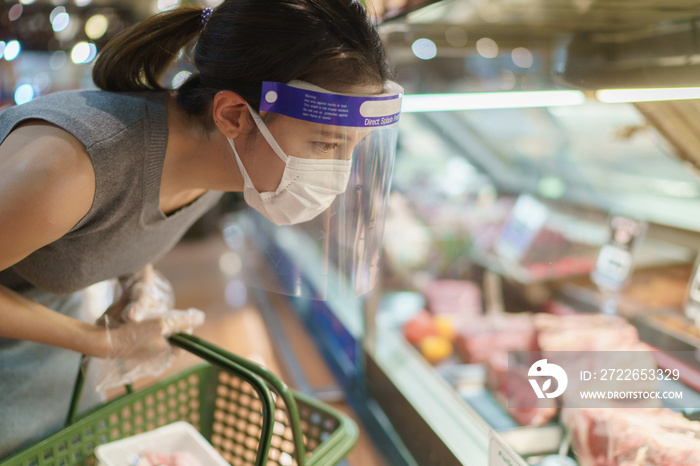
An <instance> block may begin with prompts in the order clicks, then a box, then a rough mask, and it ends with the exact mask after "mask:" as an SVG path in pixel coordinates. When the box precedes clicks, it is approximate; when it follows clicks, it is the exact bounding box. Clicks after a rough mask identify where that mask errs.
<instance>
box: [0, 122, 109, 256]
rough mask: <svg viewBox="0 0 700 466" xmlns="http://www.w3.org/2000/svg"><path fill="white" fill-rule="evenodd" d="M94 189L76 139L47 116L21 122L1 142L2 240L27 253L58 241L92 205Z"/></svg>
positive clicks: (89, 166) (89, 168) (89, 167)
mask: <svg viewBox="0 0 700 466" xmlns="http://www.w3.org/2000/svg"><path fill="white" fill-rule="evenodd" d="M94 191H95V175H94V170H93V168H92V163H91V161H90V158H89V156H88V155H87V153H86V152H85V147H84V146H83V144H82V143H81V142H80V141H79V140H78V139H76V138H75V137H74V136H73V135H71V134H70V133H68V132H66V131H65V130H63V129H61V128H58V127H56V126H54V125H52V124H50V123H47V122H44V121H37V120H33V121H29V122H26V123H24V124H22V125H20V126H18V127H17V128H15V129H14V130H13V131H12V132H11V133H10V134H9V135H8V136H7V138H6V139H5V140H4V141H3V143H2V144H0V239H6V240H10V241H11V242H12V244H15V245H16V246H17V249H18V250H19V251H24V252H25V253H26V254H29V253H31V252H32V251H33V250H35V249H38V248H40V247H42V246H44V245H46V244H48V243H50V242H53V241H55V240H56V239H58V238H60V237H61V236H63V235H65V234H66V233H68V232H69V231H70V230H71V229H72V228H73V226H75V225H76V224H77V223H78V222H79V221H80V219H82V217H83V216H84V215H85V214H86V213H87V212H88V211H89V210H90V207H91V206H92V202H93V199H94ZM3 224H4V227H3V226H2V225H3ZM26 254H25V255H26ZM0 259H2V257H0ZM2 268H3V267H2V264H0V269H2Z"/></svg>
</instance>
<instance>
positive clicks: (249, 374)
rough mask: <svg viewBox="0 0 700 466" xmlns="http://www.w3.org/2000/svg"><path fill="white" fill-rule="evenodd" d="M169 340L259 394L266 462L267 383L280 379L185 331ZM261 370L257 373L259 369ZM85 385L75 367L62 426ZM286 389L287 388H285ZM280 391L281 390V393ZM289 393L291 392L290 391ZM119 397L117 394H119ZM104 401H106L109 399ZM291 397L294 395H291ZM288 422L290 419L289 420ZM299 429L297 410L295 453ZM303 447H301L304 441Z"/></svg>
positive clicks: (70, 419)
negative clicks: (240, 380)
mask: <svg viewBox="0 0 700 466" xmlns="http://www.w3.org/2000/svg"><path fill="white" fill-rule="evenodd" d="M169 341H170V343H171V344H172V345H173V346H177V347H180V348H182V349H184V350H186V351H188V352H190V353H192V354H194V355H196V356H199V357H200V358H202V359H204V360H205V361H207V362H209V363H210V364H212V365H214V366H218V367H220V368H223V369H226V370H228V371H230V372H234V373H236V375H237V376H238V377H240V378H241V379H243V380H245V381H246V382H248V383H249V384H250V385H251V386H252V387H253V389H254V390H255V391H256V393H257V394H258V396H259V397H260V401H261V404H262V420H263V422H262V426H261V431H260V441H259V443H258V452H257V456H256V460H255V464H256V466H264V465H266V464H267V458H268V453H269V449H270V443H271V441H272V434H273V426H274V424H275V402H274V400H273V398H272V394H271V392H270V389H269V387H268V384H270V385H272V386H273V388H275V390H277V388H276V386H277V385H279V384H280V383H282V382H281V381H280V380H279V379H278V378H277V377H276V376H275V375H274V374H272V373H271V372H269V371H267V370H265V369H263V368H261V367H260V366H258V365H256V364H254V363H252V362H250V361H248V360H246V359H245V358H241V357H240V356H236V355H234V354H233V353H230V352H228V351H225V350H224V349H222V348H219V347H217V346H215V345H213V344H211V343H207V342H205V341H204V340H202V339H200V338H197V337H194V336H192V335H188V334H184V333H181V334H175V335H172V336H171V337H170V338H169ZM84 359H85V355H83V356H82V358H81V366H80V367H81V368H82V367H83V365H82V363H83V361H84ZM253 366H254V367H257V368H258V369H260V371H256V370H252V369H254V367H253ZM258 372H260V373H258ZM264 373H267V374H266V375H263V374H264ZM267 377H271V379H272V378H273V379H276V380H277V382H272V383H271V379H268V378H267ZM84 385H85V378H84V375H83V371H82V369H79V370H78V375H77V377H76V381H75V384H74V386H73V394H72V396H71V402H70V406H69V409H68V415H67V416H66V423H65V426H66V427H67V426H70V425H72V424H73V423H74V422H76V421H77V420H78V406H79V405H80V398H81V397H82V392H83V387H84ZM126 389H127V393H126V394H124V395H122V396H121V397H124V396H128V394H129V393H132V392H133V388H132V387H131V385H126ZM286 391H287V392H288V389H287V390H286ZM280 395H282V393H280ZM290 396H291V395H290ZM121 397H119V398H121ZM119 398H115V399H114V400H112V401H116V400H118V399H119ZM283 399H284V400H285V403H287V400H286V398H285V397H284V395H283ZM112 401H110V402H107V403H108V404H109V403H111V402H112ZM292 401H293V399H292ZM289 409H290V408H289V405H288V410H289ZM294 409H295V412H296V403H295V404H294ZM290 414H291V413H290ZM290 423H292V421H291V420H290ZM298 430H299V416H298V413H296V429H295V428H294V426H293V427H292V434H293V436H294V439H295V453H296V443H297V442H296V438H297V435H296V433H297V431H298ZM301 443H302V447H303V442H301ZM300 451H301V453H303V450H300ZM299 458H302V459H303V458H304V456H303V455H302V456H300V457H299V456H298V455H297V463H298V464H299V465H300V466H301V465H303V464H304V463H303V461H299Z"/></svg>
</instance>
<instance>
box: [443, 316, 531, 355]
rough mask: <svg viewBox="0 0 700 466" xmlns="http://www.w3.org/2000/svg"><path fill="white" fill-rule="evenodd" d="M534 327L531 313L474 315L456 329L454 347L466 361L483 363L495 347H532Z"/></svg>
mask: <svg viewBox="0 0 700 466" xmlns="http://www.w3.org/2000/svg"><path fill="white" fill-rule="evenodd" d="M534 349H535V327H534V325H533V320H532V314H529V313H518V314H503V315H499V316H485V317H473V318H471V319H469V321H468V322H466V323H464V324H462V326H461V327H460V328H458V329H457V336H456V338H455V351H456V353H457V355H458V356H459V358H460V359H461V360H462V361H463V362H465V363H470V364H474V363H483V362H486V360H487V359H488V358H489V356H490V355H491V354H493V353H494V352H495V351H505V352H508V351H532V350H534Z"/></svg>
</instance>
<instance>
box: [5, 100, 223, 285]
mask: <svg viewBox="0 0 700 466" xmlns="http://www.w3.org/2000/svg"><path fill="white" fill-rule="evenodd" d="M167 97H168V93H167V92H158V93H153V92H144V93H113V92H105V91H99V90H89V91H64V92H57V93H54V94H49V95H46V96H43V97H40V98H38V99H35V100H33V101H31V102H28V103H26V104H23V105H19V106H15V107H10V108H8V109H6V110H4V111H2V112H0V141H4V140H5V138H6V137H7V135H8V134H9V132H10V131H11V130H12V129H13V128H14V127H15V126H16V125H17V124H18V123H20V122H22V121H24V120H28V119H42V120H46V121H48V122H51V123H53V124H55V125H57V126H59V127H61V128H63V129H65V130H66V131H67V132H69V133H71V134H72V135H73V136H75V137H76V138H77V139H78V140H79V141H80V142H82V143H83V145H84V146H85V148H86V149H87V153H88V155H89V156H90V158H91V160H92V164H93V167H94V169H95V177H96V190H95V199H94V202H93V205H92V207H91V208H90V210H89V212H88V213H87V215H85V217H84V218H83V219H82V220H81V221H80V222H79V223H78V224H77V225H76V226H75V227H74V228H73V229H72V230H71V231H70V232H69V233H67V234H66V235H65V236H63V237H62V238H60V239H59V240H57V241H55V242H53V243H51V244H49V245H47V246H45V247H43V248H41V249H39V250H37V251H35V252H34V253H32V254H30V255H29V256H28V257H26V258H25V259H24V260H22V261H20V262H19V263H17V264H15V265H14V266H12V267H10V268H9V269H6V270H5V271H2V272H0V284H2V285H5V286H8V287H10V288H12V289H15V290H17V291H22V290H26V289H28V288H38V289H40V290H43V291H45V292H49V293H58V294H64V293H72V292H75V291H77V290H80V289H83V288H85V287H87V286H89V285H91V284H93V283H97V282H99V281H102V280H105V279H108V278H113V277H117V276H121V275H126V274H129V273H133V272H135V271H137V270H139V269H141V268H142V267H143V266H144V265H145V264H147V263H148V262H154V261H156V260H158V258H160V257H161V256H162V255H163V254H164V253H165V252H167V251H168V250H170V249H171V248H172V247H173V246H174V245H175V244H176V243H177V242H178V240H179V239H180V238H181V237H182V236H183V235H184V233H185V232H186V231H187V229H188V228H189V227H190V226H191V225H192V224H193V223H194V222H195V220H197V218H199V217H200V216H201V215H203V214H204V213H205V212H207V211H208V210H209V209H210V208H212V207H213V206H214V205H215V204H216V202H217V201H218V200H219V198H220V197H221V195H222V193H220V192H216V191H209V192H207V193H205V194H204V195H202V196H201V197H199V198H198V199H197V200H195V201H194V202H193V203H191V204H189V205H187V206H185V207H183V208H181V209H179V210H178V211H176V212H174V213H172V214H170V215H167V216H166V215H165V214H164V213H163V212H162V211H161V210H160V200H159V191H160V179H161V174H162V170H163V161H164V158H165V150H166V146H167V143H168V121H167V108H166V102H167ZM37 189H41V188H40V187H37Z"/></svg>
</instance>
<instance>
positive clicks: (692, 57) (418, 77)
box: [261, 0, 700, 466]
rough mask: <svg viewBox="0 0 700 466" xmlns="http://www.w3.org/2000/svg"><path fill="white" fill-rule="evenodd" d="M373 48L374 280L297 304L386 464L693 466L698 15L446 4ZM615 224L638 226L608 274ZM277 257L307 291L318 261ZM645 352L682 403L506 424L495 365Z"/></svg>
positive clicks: (672, 7) (385, 29)
mask: <svg viewBox="0 0 700 466" xmlns="http://www.w3.org/2000/svg"><path fill="white" fill-rule="evenodd" d="M379 31H380V34H381V35H382V37H383V39H384V41H385V44H386V47H387V50H388V52H389V58H390V61H391V62H392V65H393V66H394V68H395V69H396V73H397V80H398V82H399V83H400V84H401V85H403V86H404V88H405V90H406V98H405V100H404V107H403V111H404V112H403V114H402V116H401V122H400V136H399V150H398V153H397V159H396V164H395V172H394V178H393V184H392V194H391V196H390V199H389V203H388V216H387V225H386V228H385V234H384V257H383V274H382V278H381V281H380V283H379V285H378V286H377V287H376V288H375V290H374V291H373V292H371V293H370V294H369V295H368V296H364V297H360V298H358V299H357V300H345V301H326V302H319V301H307V300H303V299H299V298H294V299H291V300H290V302H292V304H293V305H294V307H295V309H296V310H297V311H298V313H299V315H300V316H301V317H302V318H303V320H304V322H305V323H306V324H307V326H308V327H309V329H310V330H311V333H312V335H313V336H314V338H315V339H316V341H317V343H318V346H319V347H320V348H321V350H322V353H323V354H324V355H325V357H326V358H327V360H328V361H329V363H330V365H331V367H332V368H334V369H335V373H336V376H337V378H338V380H339V384H340V386H341V387H342V388H343V390H344V392H345V394H346V397H347V398H348V400H349V401H350V404H351V405H353V406H354V408H355V409H356V410H357V412H358V413H359V414H360V416H361V418H362V419H363V421H364V422H365V423H366V424H367V426H368V429H369V430H370V432H373V437H374V438H375V439H376V441H377V443H378V445H379V447H380V449H381V450H382V451H383V452H384V454H385V455H386V457H387V458H388V460H387V461H388V462H389V463H390V464H398V465H403V464H418V465H431V466H432V465H443V464H444V465H451V464H468V465H486V464H488V465H501V464H511V465H515V464H532V465H536V464H541V465H543V466H545V465H555V464H557V465H570V464H579V465H581V466H585V465H589V464H604V465H611V466H612V465H618V464H625V463H624V461H637V462H641V463H639V464H696V463H693V461H695V460H696V459H697V458H696V457H697V455H698V454H700V442H698V441H697V440H695V434H696V433H698V432H700V429H698V427H697V426H698V423H697V421H695V419H700V415H699V413H698V411H699V410H700V395H698V392H699V391H700V383H699V382H698V381H699V380H700V362H698V359H697V358H696V354H697V353H696V352H697V349H698V344H699V343H700V333H698V327H697V324H696V322H695V319H696V318H697V317H696V314H695V313H694V312H693V311H692V309H694V307H693V300H692V296H694V294H693V293H691V291H692V290H694V289H695V288H694V287H693V286H691V284H693V283H696V280H695V279H694V277H696V273H695V272H696V269H697V260H696V258H697V256H698V251H699V249H700V178H698V176H699V175H698V173H699V172H698V168H697V166H698V163H699V161H700V136H699V135H700V126H699V125H698V122H700V118H698V117H700V106H699V105H698V102H700V101H699V100H696V99H697V98H698V97H700V91H699V90H698V88H697V87H694V86H697V84H696V81H697V80H696V76H697V75H698V74H697V71H698V63H699V62H698V57H699V56H700V55H699V54H698V51H697V44H698V41H697V5H696V4H695V3H694V2H692V1H689V0H673V1H660V0H659V1H644V2H641V1H638V2H636V1H635V2H605V1H598V0H584V1H578V0H571V1H564V0H498V1H496V0H492V1H474V0H443V1H440V2H435V3H432V2H431V4H430V5H427V6H425V7H423V8H417V9H416V8H412V9H411V11H410V12H407V13H406V14H403V15H401V14H398V15H397V14H393V15H392V16H391V18H388V19H386V20H385V21H384V22H383V23H382V24H380V25H379ZM679 90H680V94H677V92H679ZM674 91H675V92H676V94H673V92H674ZM654 94H656V95H657V97H654ZM658 96H660V97H658ZM653 99H660V100H653ZM616 219H623V220H624V221H625V222H627V223H629V224H633V225H643V227H640V233H639V235H638V236H636V237H635V239H634V242H635V245H634V246H635V247H634V248H631V247H630V248H628V249H627V250H623V252H622V253H616V254H613V255H610V254H609V253H606V254H602V253H601V251H606V250H607V251H610V249H609V247H610V246H615V244H614V241H615V237H614V235H612V231H611V224H613V223H615V221H616ZM261 237H264V234H261ZM270 240H271V241H273V242H274V238H272V239H270ZM278 246H279V251H280V257H284V258H286V260H289V262H290V264H294V265H291V266H295V267H302V268H305V267H306V268H308V269H309V277H310V278H309V283H307V285H308V286H313V283H312V282H313V279H312V276H313V274H314V272H313V269H314V264H315V261H321V260H322V258H314V257H313V256H311V255H309V254H308V253H307V252H306V251H302V250H299V249H298V248H295V249H293V250H287V251H285V250H284V248H285V245H284V244H279V245H278ZM606 248H607V249H606ZM601 257H603V259H601ZM279 264H280V263H279V262H277V263H276V267H279ZM602 266H605V267H613V266H614V267H617V268H616V269H615V270H614V271H611V270H610V269H608V270H606V272H607V274H608V276H613V277H616V278H617V279H618V281H617V283H618V286H608V285H601V282H600V281H598V280H596V279H595V277H596V271H598V272H600V267H602ZM608 283H609V282H608ZM695 294H698V293H695ZM611 314H612V315H611ZM640 348H642V349H643V350H644V351H646V352H653V354H654V358H655V359H654V361H653V364H654V365H655V366H654V367H655V368H660V369H662V370H664V369H668V368H676V367H682V368H683V369H682V377H679V378H677V379H674V380H671V381H669V383H671V384H672V385H673V386H674V387H682V388H683V390H687V391H684V392H683V393H684V394H685V395H686V398H685V399H684V400H683V402H680V403H679V402H676V403H674V402H664V404H663V407H662V408H658V409H652V408H649V409H646V410H641V411H631V410H628V411H625V410H616V409H615V408H610V409H609V410H608V411H605V410H603V411H599V410H598V411H597V410H596V409H589V410H580V411H572V410H563V409H562V404H561V402H560V401H556V400H555V401H553V402H551V403H548V404H544V405H537V408H533V409H528V408H522V407H518V406H512V405H511V404H510V402H511V401H512V400H511V397H512V392H511V388H510V386H511V385H514V384H515V382H516V381H517V382H518V383H521V384H522V385H520V386H525V387H526V388H527V389H528V390H529V389H530V386H529V385H528V380H529V379H528V377H529V375H528V372H527V367H528V365H529V363H530V362H531V361H527V364H525V363H524V362H523V361H516V363H518V366H517V367H516V366H515V365H512V366H511V364H512V360H511V359H509V355H508V352H509V351H510V352H531V353H535V352H541V351H545V350H546V351H554V352H556V351H560V350H571V349H575V350H580V351H591V350H595V351H603V350H604V351H622V350H625V351H627V350H631V349H634V350H635V351H636V350H639V349H640ZM520 366H522V367H521V369H522V368H524V369H525V372H524V373H523V372H519V373H515V372H513V371H514V370H516V369H518V367H520ZM531 367H535V366H534V364H533V366H531ZM518 370H519V369H518ZM669 370H671V369H669ZM516 376H517V377H519V378H517V380H516ZM523 382H524V383H523ZM550 401H551V400H550ZM601 413H603V414H601ZM631 426H636V427H635V428H633V427H631ZM595 429H599V430H600V432H604V434H600V435H599V432H598V431H595ZM594 431H595V432H594ZM618 432H624V433H625V435H627V436H628V437H629V438H633V439H634V441H631V440H629V438H628V439H626V440H625V439H623V438H621V437H620V436H619V435H618ZM698 438H700V437H698ZM664 442H665V443H666V444H673V445H676V446H677V447H678V448H676V449H675V450H674V451H682V452H684V454H685V455H686V456H685V459H683V458H680V459H679V457H677V456H676V457H674V456H673V455H671V454H670V453H669V452H670V451H671V450H673V449H670V447H668V446H664ZM660 458H661V459H660ZM644 461H646V463H644ZM664 461H665V462H664ZM684 461H685V462H684ZM698 461H700V460H698ZM630 464H637V463H630Z"/></svg>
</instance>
